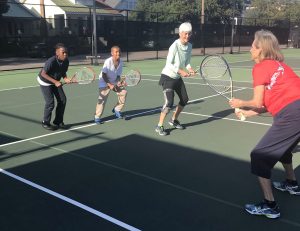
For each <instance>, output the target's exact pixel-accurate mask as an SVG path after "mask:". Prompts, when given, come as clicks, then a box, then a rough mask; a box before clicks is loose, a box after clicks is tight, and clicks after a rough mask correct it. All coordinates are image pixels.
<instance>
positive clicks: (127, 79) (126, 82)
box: [121, 70, 142, 87]
mask: <svg viewBox="0 0 300 231" xmlns="http://www.w3.org/2000/svg"><path fill="white" fill-rule="evenodd" d="M141 78H142V76H141V73H140V72H139V71H138V70H130V71H128V72H127V74H126V75H123V76H121V83H122V85H123V86H125V87H126V86H128V87H132V86H136V85H138V84H139V83H140V81H141Z"/></svg>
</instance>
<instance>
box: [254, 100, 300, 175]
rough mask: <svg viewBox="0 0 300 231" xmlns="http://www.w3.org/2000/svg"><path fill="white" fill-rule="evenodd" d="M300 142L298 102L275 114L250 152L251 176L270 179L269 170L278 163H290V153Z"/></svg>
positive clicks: (299, 109) (291, 155) (299, 110)
mask: <svg viewBox="0 0 300 231" xmlns="http://www.w3.org/2000/svg"><path fill="white" fill-rule="evenodd" d="M299 141H300V100H297V101H295V102H293V103H291V104H289V105H288V106H286V107H285V108H283V109H282V110H281V111H280V112H278V113H277V114H276V116H275V117H274V122H273V124H272V126H271V128H270V129H269V130H268V131H267V133H266V134H265V135H264V136H263V137H262V139H261V140H260V141H259V143H258V144H257V145H256V147H255V148H254V149H253V150H252V152H251V171H252V173H253V174H255V175H257V176H260V177H263V178H267V179H270V178H271V170H272V168H273V167H274V165H275V164H276V163H277V162H278V161H280V162H281V163H284V164H291V163H292V157H293V154H292V151H293V149H294V148H295V147H296V146H297V144H298V142H299Z"/></svg>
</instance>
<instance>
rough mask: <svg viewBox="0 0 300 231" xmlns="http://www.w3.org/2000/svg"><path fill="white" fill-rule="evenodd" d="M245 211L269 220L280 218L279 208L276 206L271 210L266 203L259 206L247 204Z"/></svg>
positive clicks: (263, 202)
mask: <svg viewBox="0 0 300 231" xmlns="http://www.w3.org/2000/svg"><path fill="white" fill-rule="evenodd" d="M245 210H246V211H247V212H248V213H250V214H252V215H262V216H266V217H267V218H278V217H280V211H279V206H278V205H276V206H275V207H274V208H271V207H270V206H269V205H268V204H267V203H266V202H265V201H262V202H260V203H258V204H246V205H245Z"/></svg>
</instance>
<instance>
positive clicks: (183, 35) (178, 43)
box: [155, 22, 195, 136]
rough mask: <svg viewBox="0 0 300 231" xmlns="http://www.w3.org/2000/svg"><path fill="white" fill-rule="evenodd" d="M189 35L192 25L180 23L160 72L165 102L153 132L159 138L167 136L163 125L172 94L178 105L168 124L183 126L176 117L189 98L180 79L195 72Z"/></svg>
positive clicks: (170, 104)
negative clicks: (176, 36)
mask: <svg viewBox="0 0 300 231" xmlns="http://www.w3.org/2000/svg"><path fill="white" fill-rule="evenodd" d="M191 35H192V25H191V24H190V23H189V22H184V23H182V24H181V25H180V26H179V39H177V40H175V41H174V42H173V44H172V45H171V46H170V48H169V51H168V56H167V60H166V65H165V67H164V68H163V70H162V72H161V77H160V81H159V85H161V86H162V88H163V94H164V100H165V102H164V105H163V106H162V109H161V113H160V118H159V122H158V125H157V126H156V128H155V131H156V132H157V133H158V134H159V135H161V136H165V135H167V132H166V131H165V129H164V126H163V123H164V120H165V118H166V116H167V114H168V113H169V112H170V111H171V109H172V107H173V104H174V96H175V94H174V93H176V94H177V95H178V97H179V103H178V105H177V106H176V109H175V112H174V113H173V115H172V118H171V120H170V121H169V124H170V125H171V126H173V127H174V128H177V129H184V126H183V125H182V124H180V122H179V121H178V116H179V114H180V112H181V111H182V110H183V108H184V106H185V105H186V104H187V102H188V101H189V98H188V94H187V91H186V88H185V84H184V82H183V80H182V77H188V76H191V75H195V71H194V70H193V68H192V67H191V64H190V60H191V54H192V44H191V43H189V40H190V38H191Z"/></svg>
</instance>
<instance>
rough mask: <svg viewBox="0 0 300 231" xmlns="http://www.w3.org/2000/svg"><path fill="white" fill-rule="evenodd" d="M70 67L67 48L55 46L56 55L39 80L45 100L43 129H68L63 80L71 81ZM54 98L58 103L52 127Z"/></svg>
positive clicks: (62, 45) (49, 60)
mask: <svg viewBox="0 0 300 231" xmlns="http://www.w3.org/2000/svg"><path fill="white" fill-rule="evenodd" d="M68 67H69V60H68V52H67V48H66V47H65V46H64V44H62V43H58V44H56V46H55V55H54V56H52V57H51V58H49V59H48V60H47V61H46V63H45V65H44V67H43V68H42V69H41V71H40V73H39V75H38V77H37V80H38V82H39V84H40V87H41V91H42V94H43V96H44V99H45V107H44V118H43V122H42V126H43V128H45V129H47V130H55V129H58V128H66V126H65V124H64V120H63V117H64V112H65V107H66V103H67V98H66V95H65V93H64V90H63V88H62V83H61V82H60V80H61V78H63V79H64V82H65V83H70V82H71V80H70V79H69V78H68V77H67V71H68ZM54 97H55V98H56V101H57V106H56V111H55V118H54V120H53V124H54V126H52V125H51V123H50V122H51V115H52V111H53V109H54V106H55V103H54Z"/></svg>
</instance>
